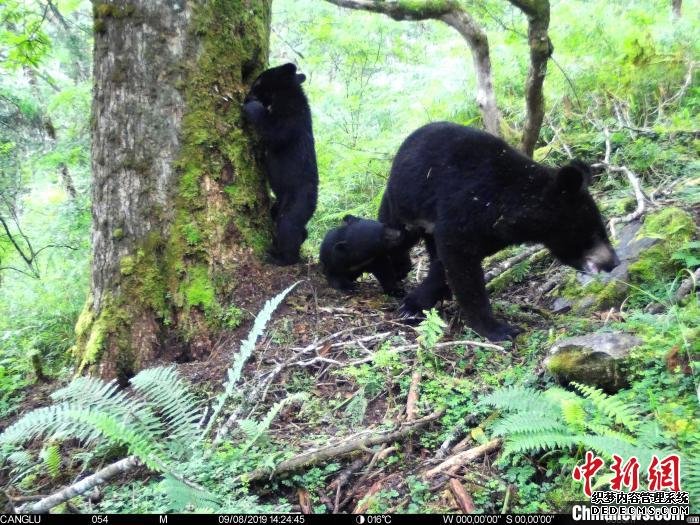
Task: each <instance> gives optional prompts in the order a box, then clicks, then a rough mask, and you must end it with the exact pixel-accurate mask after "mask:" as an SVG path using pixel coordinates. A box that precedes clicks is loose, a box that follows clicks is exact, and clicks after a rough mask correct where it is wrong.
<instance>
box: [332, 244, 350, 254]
mask: <svg viewBox="0 0 700 525" xmlns="http://www.w3.org/2000/svg"><path fill="white" fill-rule="evenodd" d="M333 251H334V252H340V253H345V252H347V251H348V242H347V241H338V242H337V243H335V244H334V245H333Z"/></svg>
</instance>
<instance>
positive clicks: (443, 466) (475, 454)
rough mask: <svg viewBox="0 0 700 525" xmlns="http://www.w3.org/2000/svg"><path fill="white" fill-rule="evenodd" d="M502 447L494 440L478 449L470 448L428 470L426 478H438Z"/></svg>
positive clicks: (497, 440)
mask: <svg viewBox="0 0 700 525" xmlns="http://www.w3.org/2000/svg"><path fill="white" fill-rule="evenodd" d="M500 446H501V440H500V439H493V440H491V441H489V442H488V443H485V444H483V445H479V446H478V447H474V448H470V449H469V450H465V451H464V452H460V453H459V454H455V455H454V456H451V457H449V458H447V459H446V460H445V461H443V462H442V463H440V464H439V465H438V466H437V467H434V468H431V469H430V470H428V471H427V472H426V473H425V477H426V478H432V477H435V476H437V475H438V474H442V473H443V472H445V471H446V470H449V469H451V468H453V467H458V466H461V465H464V464H465V463H469V462H471V461H474V460H475V459H478V458H480V457H482V456H485V455H486V454H490V453H491V452H493V451H495V450H498V449H499V448H500Z"/></svg>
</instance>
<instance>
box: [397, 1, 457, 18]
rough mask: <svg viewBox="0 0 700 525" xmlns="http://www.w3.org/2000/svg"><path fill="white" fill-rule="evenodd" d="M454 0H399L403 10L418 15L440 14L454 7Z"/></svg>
mask: <svg viewBox="0 0 700 525" xmlns="http://www.w3.org/2000/svg"><path fill="white" fill-rule="evenodd" d="M453 4H454V2H453V1H452V0H399V2H398V5H399V8H400V9H401V10H402V11H410V12H411V13H412V15H413V16H416V17H430V16H438V15H440V14H442V13H444V12H445V11H447V10H448V9H450V8H451V7H452V5H453Z"/></svg>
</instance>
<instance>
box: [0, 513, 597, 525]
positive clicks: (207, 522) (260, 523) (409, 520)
mask: <svg viewBox="0 0 700 525" xmlns="http://www.w3.org/2000/svg"><path fill="white" fill-rule="evenodd" d="M586 521H587V520H585V519H583V520H580V519H579V520H578V521H574V519H573V517H572V515H571V514H0V525H52V524H66V525H71V524H76V525H78V524H80V525H137V524H138V525H140V524H144V525H186V524H192V525H194V524H197V525H316V524H318V525H321V524H329V523H330V524H339V525H343V524H347V525H410V524H418V523H420V524H435V525H471V524H474V525H510V524H514V525H527V524H531V525H536V524H553V525H556V524H560V523H562V524H563V523H585V522H586ZM598 523H605V521H598Z"/></svg>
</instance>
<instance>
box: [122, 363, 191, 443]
mask: <svg viewBox="0 0 700 525" xmlns="http://www.w3.org/2000/svg"><path fill="white" fill-rule="evenodd" d="M130 383H131V386H132V387H133V388H134V391H136V392H137V393H138V394H139V395H141V396H142V397H143V399H144V400H145V401H146V403H147V404H148V406H149V407H151V409H153V410H155V411H156V412H157V413H158V415H159V416H160V420H161V421H163V422H164V423H165V424H166V427H167V432H168V437H169V439H170V441H171V444H170V448H171V449H173V450H174V449H175V448H178V449H179V450H178V453H184V452H186V451H188V450H191V447H192V443H193V442H194V441H197V440H198V439H199V437H200V429H199V421H200V419H201V418H202V405H201V403H200V402H199V401H198V400H197V398H196V397H195V396H194V394H192V391H191V390H190V387H189V385H188V384H187V382H185V381H184V380H183V379H182V378H181V377H180V375H179V374H178V373H177V370H176V369H175V367H174V366H167V367H157V368H148V369H146V370H142V371H141V372H139V373H138V374H136V376H134V377H133V378H132V379H131V380H130Z"/></svg>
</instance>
